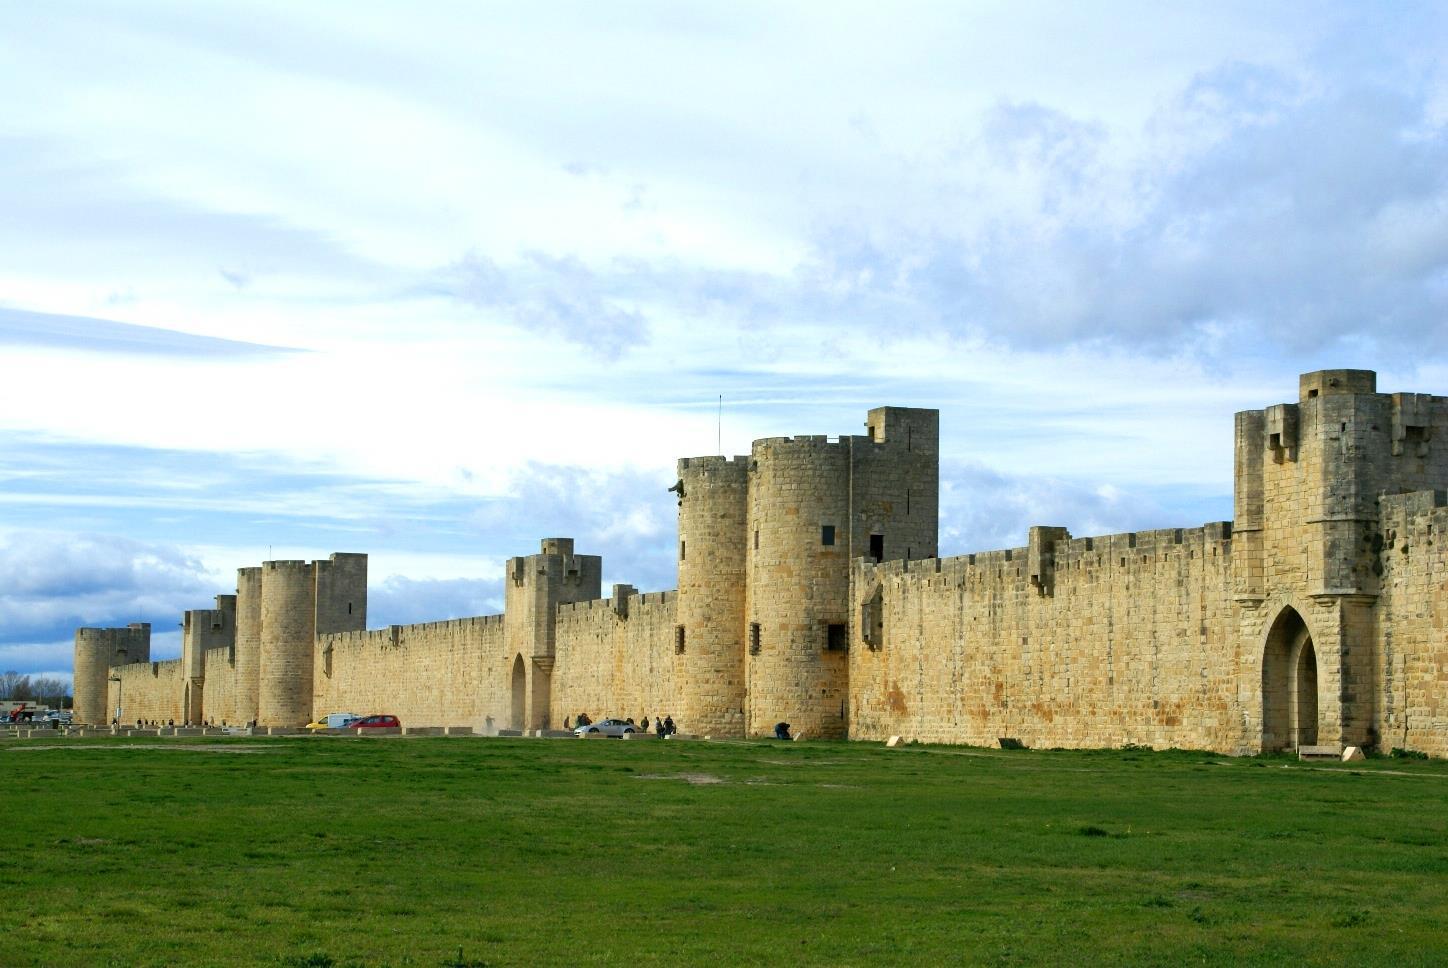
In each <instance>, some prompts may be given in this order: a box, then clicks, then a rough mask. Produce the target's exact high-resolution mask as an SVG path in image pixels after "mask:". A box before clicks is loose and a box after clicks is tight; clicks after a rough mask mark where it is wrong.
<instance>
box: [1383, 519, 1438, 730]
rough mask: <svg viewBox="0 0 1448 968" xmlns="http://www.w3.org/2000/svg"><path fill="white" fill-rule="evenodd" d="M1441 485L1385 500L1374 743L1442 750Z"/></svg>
mask: <svg viewBox="0 0 1448 968" xmlns="http://www.w3.org/2000/svg"><path fill="white" fill-rule="evenodd" d="M1444 504H1445V495H1444V493H1443V492H1442V491H1436V492H1435V491H1427V492H1420V493H1418V494H1409V495H1402V496H1399V497H1396V498H1385V499H1384V500H1383V538H1384V543H1383V549H1382V565H1383V576H1382V596H1381V598H1380V600H1379V601H1380V605H1379V608H1380V613H1379V616H1378V619H1379V620H1378V622H1377V627H1376V633H1377V649H1376V654H1377V675H1376V678H1377V683H1378V697H1377V699H1378V701H1377V723H1378V735H1379V745H1380V746H1381V747H1382V748H1383V749H1384V750H1389V749H1392V748H1394V747H1400V748H1402V749H1411V750H1418V751H1421V752H1424V753H1427V754H1428V755H1430V756H1440V757H1442V756H1448V507H1444Z"/></svg>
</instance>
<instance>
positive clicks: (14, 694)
mask: <svg viewBox="0 0 1448 968" xmlns="http://www.w3.org/2000/svg"><path fill="white" fill-rule="evenodd" d="M30 695H31V692H30V677H29V676H27V675H22V674H21V673H19V672H16V671H15V670H14V669H11V670H10V671H8V672H0V699H29V698H30Z"/></svg>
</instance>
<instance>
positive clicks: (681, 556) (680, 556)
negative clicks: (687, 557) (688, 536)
mask: <svg viewBox="0 0 1448 968" xmlns="http://www.w3.org/2000/svg"><path fill="white" fill-rule="evenodd" d="M679 560H680V561H683V560H684V542H682V541H680V542H679Z"/></svg>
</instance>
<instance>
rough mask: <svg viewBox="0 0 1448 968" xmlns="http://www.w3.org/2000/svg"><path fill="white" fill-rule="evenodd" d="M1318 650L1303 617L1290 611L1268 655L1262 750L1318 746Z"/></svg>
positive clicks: (1271, 637) (1276, 628)
mask: <svg viewBox="0 0 1448 968" xmlns="http://www.w3.org/2000/svg"><path fill="white" fill-rule="evenodd" d="M1317 725H1318V702H1317V650H1316V649H1314V648H1313V645H1312V632H1311V631H1310V630H1309V629H1308V627H1307V623H1306V622H1304V621H1303V620H1302V616H1301V615H1300V614H1298V612H1297V610H1296V609H1295V608H1292V607H1290V606H1289V607H1286V608H1284V609H1282V611H1281V612H1280V613H1279V614H1278V616H1277V618H1276V620H1275V621H1273V623H1272V630H1271V631H1270V632H1268V633H1267V644H1266V647H1265V648H1264V650H1263V654H1262V750H1263V752H1269V751H1273V750H1294V749H1297V748H1298V747H1299V746H1315V745H1316V744H1317Z"/></svg>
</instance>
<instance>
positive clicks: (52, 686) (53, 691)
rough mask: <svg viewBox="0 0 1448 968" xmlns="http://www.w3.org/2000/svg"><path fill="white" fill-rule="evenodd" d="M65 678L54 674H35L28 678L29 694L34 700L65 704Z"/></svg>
mask: <svg viewBox="0 0 1448 968" xmlns="http://www.w3.org/2000/svg"><path fill="white" fill-rule="evenodd" d="M65 693H66V686H65V680H64V679H60V678H57V677H56V676H36V677H35V678H33V679H31V680H30V694H31V696H32V697H34V699H35V701H36V702H39V703H44V704H45V705H47V706H53V707H57V708H58V707H60V706H63V705H64V704H65Z"/></svg>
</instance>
